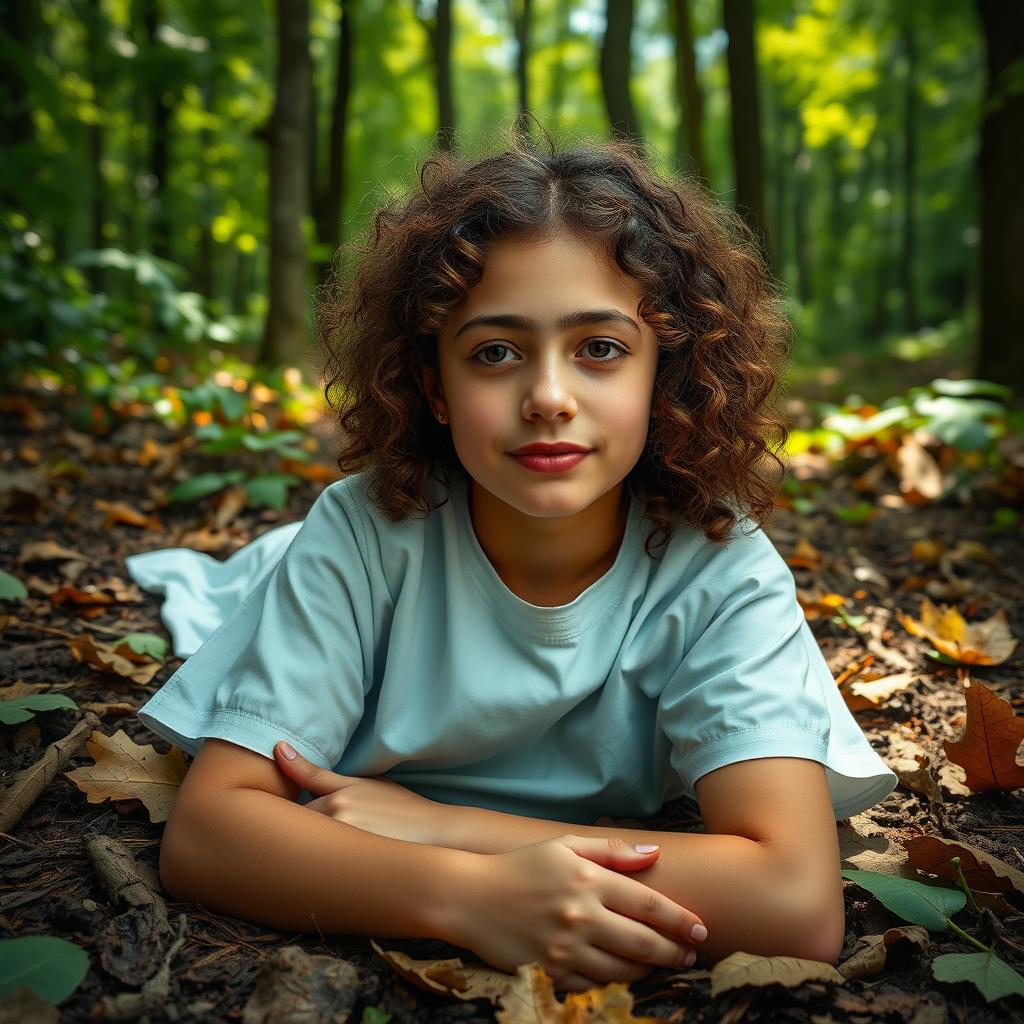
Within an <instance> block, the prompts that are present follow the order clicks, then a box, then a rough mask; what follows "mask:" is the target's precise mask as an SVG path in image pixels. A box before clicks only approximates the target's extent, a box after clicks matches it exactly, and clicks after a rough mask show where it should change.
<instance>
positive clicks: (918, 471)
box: [895, 434, 942, 505]
mask: <svg viewBox="0 0 1024 1024" xmlns="http://www.w3.org/2000/svg"><path fill="white" fill-rule="evenodd" d="M895 462H896V467H897V469H898V471H899V478H900V490H901V491H902V492H903V497H904V498H906V499H907V501H908V502H910V503H911V504H915V505H916V504H922V503H923V502H924V501H934V500H935V499H936V498H938V497H939V495H941V494H942V470H941V469H939V466H938V463H936V461H935V459H934V458H933V457H932V455H931V453H930V452H929V451H928V449H927V448H925V447H924V445H922V444H921V443H920V441H918V440H917V438H916V437H914V435H913V434H906V435H905V436H904V438H903V441H902V443H901V444H900V447H899V450H898V451H897V452H896V455H895ZM916 499H920V500H916Z"/></svg>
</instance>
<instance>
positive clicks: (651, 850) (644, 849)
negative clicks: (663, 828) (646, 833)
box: [633, 843, 658, 853]
mask: <svg viewBox="0 0 1024 1024" xmlns="http://www.w3.org/2000/svg"><path fill="white" fill-rule="evenodd" d="M657 848H658V847H657V846H651V845H650V844H649V843H644V844H643V845H642V846H636V845H634V846H633V849H634V850H636V852H637V853H654V851H655V850H656V849H657Z"/></svg>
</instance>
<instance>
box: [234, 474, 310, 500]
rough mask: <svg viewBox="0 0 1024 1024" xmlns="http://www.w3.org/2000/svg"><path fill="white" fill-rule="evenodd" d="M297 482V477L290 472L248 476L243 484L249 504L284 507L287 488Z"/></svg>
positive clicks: (286, 498)
mask: <svg viewBox="0 0 1024 1024" xmlns="http://www.w3.org/2000/svg"><path fill="white" fill-rule="evenodd" d="M298 482H299V478H298V477H297V476H293V475H292V474H291V473H268V474H267V475H265V476H254V477H250V478H249V479H248V480H246V482H245V484H244V485H243V486H244V487H245V489H246V491H247V492H248V494H249V503H250V504H252V505H265V506H267V507H268V508H284V503H285V502H286V501H287V500H288V488H289V487H290V486H291V485H292V484H297V483H298Z"/></svg>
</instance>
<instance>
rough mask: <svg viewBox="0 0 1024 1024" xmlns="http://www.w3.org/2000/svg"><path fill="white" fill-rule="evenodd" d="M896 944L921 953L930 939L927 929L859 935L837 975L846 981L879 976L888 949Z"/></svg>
mask: <svg viewBox="0 0 1024 1024" xmlns="http://www.w3.org/2000/svg"><path fill="white" fill-rule="evenodd" d="M897 942H907V943H910V944H912V945H914V946H917V947H918V949H920V950H922V951H923V950H926V949H927V948H928V946H929V944H930V943H931V939H930V938H929V937H928V929H927V928H922V927H921V926H920V925H919V924H905V925H900V926H899V927H897V928H887V929H886V930H885V932H883V933H882V934H881V935H861V936H859V937H858V939H857V945H856V946H855V947H854V949H853V952H852V953H851V954H850V955H849V956H848V957H847V958H846V959H845V960H844V961H843V962H842V963H841V964H840V965H839V973H840V974H841V975H842V976H843V977H844V978H846V979H847V980H848V981H849V980H850V979H852V978H866V977H870V976H871V975H874V974H880V973H881V972H882V970H883V968H884V967H885V959H886V954H887V953H888V950H889V947H890V946H892V945H894V944H895V943H897Z"/></svg>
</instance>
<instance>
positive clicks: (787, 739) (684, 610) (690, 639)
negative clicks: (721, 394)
mask: <svg viewBox="0 0 1024 1024" xmlns="http://www.w3.org/2000/svg"><path fill="white" fill-rule="evenodd" d="M368 481H369V476H368V474H367V473H365V472H364V473H357V474H354V475H351V476H348V477H346V478H344V479H342V480H339V481H337V482H336V483H333V484H330V485H329V486H328V487H326V488H325V489H324V490H323V492H322V493H321V494H320V496H319V497H318V498H317V499H316V501H315V502H314V504H313V506H312V508H311V509H310V511H309V514H308V515H307V517H306V518H305V520H303V521H302V522H300V523H291V524H288V525H286V526H281V527H278V528H276V529H274V530H271V531H269V532H268V533H266V534H264V535H263V536H261V537H259V538H258V539H256V540H254V541H252V542H251V543H249V544H248V545H246V546H245V547H244V548H241V549H239V550H238V551H236V552H235V553H234V554H233V555H232V556H231V557H230V558H228V559H227V560H226V561H224V562H218V561H217V560H216V559H213V558H211V557H210V556H209V555H204V554H202V553H199V552H192V551H188V550H187V549H181V548H172V549H165V550H161V551H153V552H147V553H145V554H141V555H134V556H131V557H130V558H129V559H128V560H127V565H128V568H129V572H130V573H131V574H132V576H133V578H135V579H136V581H137V582H139V584H140V585H141V586H143V587H144V588H145V589H147V590H151V591H153V592H156V593H164V594H165V595H166V599H165V601H164V605H163V608H162V610H161V614H162V616H163V618H164V620H165V621H166V622H167V623H168V625H169V626H170V628H171V632H172V638H173V641H174V647H175V653H176V654H178V655H179V656H186V657H187V661H185V663H184V664H183V665H182V666H181V667H180V668H179V669H178V670H177V672H175V673H174V675H172V676H171V677H170V678H169V679H168V680H167V682H166V683H165V684H164V685H163V686H162V687H161V688H160V689H159V690H158V691H157V693H156V694H155V695H154V696H153V697H152V698H151V699H150V700H149V701H148V702H147V703H146V704H145V705H143V707H142V708H141V709H140V710H139V712H138V714H139V717H140V719H141V720H142V721H143V722H144V723H145V724H146V726H148V727H149V728H150V729H151V730H152V731H153V732H155V733H156V734H157V735H159V736H162V737H164V738H165V739H167V740H170V741H171V742H173V743H175V744H177V745H178V746H179V747H181V748H182V749H184V750H185V751H187V752H188V753H189V754H195V753H196V752H197V751H198V749H199V747H200V746H201V744H202V742H203V739H204V738H205V737H207V736H216V737H219V738H221V739H224V740H229V741H231V742H232V743H237V744H239V745H240V746H243V747H247V748H248V749H250V750H254V751H256V752H257V753H260V754H263V755H264V756H266V757H268V758H271V759H272V758H273V748H274V745H275V744H276V743H277V742H278V741H279V740H281V739H286V740H288V741H289V742H290V743H291V744H292V745H293V746H294V747H295V748H296V749H297V750H299V752H300V753H302V754H303V755H304V756H305V757H306V758H308V759H309V760H310V761H313V762H315V763H316V764H318V765H321V766H322V767H325V768H331V769H333V770H335V771H337V772H340V773H341V774H344V775H358V776H364V777H368V776H374V775H383V776H385V777H387V778H389V779H391V780H393V781H395V782H397V783H399V784H400V785H402V786H405V787H406V788H408V789H410V790H412V791H414V792H416V793H418V794H420V795H422V796H425V797H427V798H429V799H431V800H438V801H441V802H444V803H449V804H469V805H474V806H478V807H485V808H490V809H494V810H499V811H506V812H509V813H513V814H521V815H529V816H532V817H539V818H548V819H552V820H558V821H567V822H573V823H577V824H580V823H584V824H585V823H590V822H592V821H593V820H594V819H595V818H598V817H600V816H602V815H611V816H612V817H647V816H649V815H653V814H655V813H656V812H657V811H658V810H659V808H660V807H661V806H662V804H663V803H664V802H665V801H666V800H671V799H674V798H675V797H677V796H679V795H681V794H684V793H686V794H688V795H689V796H691V797H695V792H694V783H695V782H696V781H697V779H699V778H700V777H701V776H702V775H704V774H705V773H707V772H710V771H712V770H714V769H715V768H719V767H721V766H722V765H726V764H730V763H732V762H735V761H744V760H748V759H750V758H763V757H801V758H809V759H811V760H814V761H818V762H819V763H821V764H823V765H824V766H825V768H826V775H827V778H828V786H829V791H830V794H831V798H832V805H833V809H834V812H835V816H836V818H837V819H839V818H847V817H850V816H852V815H853V814H855V813H857V812H859V811H862V810H864V809H866V808H868V807H870V806H872V805H873V804H875V803H877V802H878V801H880V800H881V799H882V798H883V797H885V796H886V795H887V794H888V793H889V792H891V791H892V790H893V789H894V788H895V786H896V784H897V781H898V780H897V777H896V775H895V774H894V773H893V772H892V771H891V770H890V769H889V768H888V767H887V766H886V764H885V762H883V761H882V760H881V758H880V757H879V756H878V754H876V753H875V751H874V750H873V749H872V748H871V745H870V744H869V743H868V741H867V738H866V737H865V735H864V733H863V732H862V731H861V729H860V726H859V725H858V724H857V722H856V720H855V719H854V717H853V715H852V714H851V712H850V711H849V709H848V708H847V706H846V704H845V702H844V701H843V699H842V696H841V695H840V693H839V691H838V688H837V687H836V684H835V681H834V679H833V677H832V674H831V672H830V671H829V669H828V666H827V664H826V662H825V659H824V657H823V656H822V653H821V650H820V648H819V647H818V644H817V642H816V640H815V638H814V635H813V634H812V633H811V631H810V628H809V626H808V624H807V621H806V619H805V617H804V613H803V610H802V609H801V607H800V605H799V603H798V602H797V599H796V590H795V585H794V580H793V575H792V573H791V572H790V569H789V567H788V566H787V565H786V562H785V561H784V560H783V558H782V556H781V555H780V554H779V553H778V551H777V550H776V549H775V547H774V546H773V545H772V543H771V541H770V540H769V539H768V537H767V536H766V535H765V534H764V533H763V531H761V530H760V529H757V530H755V531H754V532H753V533H752V534H750V535H749V536H746V535H744V534H743V533H742V532H740V527H741V526H745V528H747V529H748V530H749V529H750V526H751V524H750V521H749V520H744V521H741V523H740V524H738V525H737V527H736V529H735V530H734V531H733V534H734V535H733V537H732V539H730V541H729V542H728V544H727V545H725V546H719V545H715V544H713V543H711V542H710V541H708V540H707V539H706V538H705V537H704V536H703V535H702V534H701V533H700V532H699V531H696V530H693V529H691V528H689V527H686V526H683V525H681V524H678V523H677V527H676V531H675V533H674V535H673V537H672V539H671V540H670V541H669V542H668V544H667V545H665V546H662V547H661V548H658V549H655V557H654V558H651V557H650V556H649V555H648V554H647V553H646V552H645V551H644V538H645V536H646V535H647V534H649V533H650V532H651V530H652V529H653V524H652V523H650V522H649V521H647V520H646V519H644V518H643V515H642V513H643V504H642V502H640V501H639V500H638V499H637V498H635V497H631V499H630V511H629V519H628V523H627V526H626V531H625V535H624V538H623V541H622V545H621V547H620V549H619V552H618V556H617V558H616V560H615V563H614V565H613V566H612V567H611V569H609V570H608V571H607V572H606V573H605V574H604V575H603V576H602V577H601V578H600V579H598V580H597V581H596V582H594V583H593V584H591V586H589V587H588V588H587V589H586V590H584V591H583V593H581V594H580V595H579V596H578V597H577V598H576V599H575V600H574V601H572V602H571V603H569V604H565V605H560V606H557V607H541V606H538V605H533V604H530V603H528V602H527V601H524V600H522V599H521V598H519V597H518V596H516V595H515V594H514V593H512V591H511V590H509V589H508V587H506V586H505V584H504V582H503V581H502V579H501V577H500V576H499V575H498V574H497V572H496V571H495V569H494V567H493V566H492V565H491V563H490V561H489V560H488V558H487V556H486V554H485V553H484V551H483V549H482V548H481V546H480V543H479V541H478V539H477V537H476V533H475V531H474V529H473V525H472V520H471V518H470V514H469V507H468V485H467V483H466V482H465V481H463V480H461V479H456V480H454V481H453V489H452V500H451V501H449V502H448V503H447V504H445V505H444V506H442V507H441V508H439V509H436V510H435V511H433V512H431V513H430V514H429V515H428V516H426V517H422V516H421V515H417V516H414V517H413V518H409V519H407V520H405V521H404V522H400V523H391V522H390V521H389V520H388V518H387V516H386V515H385V514H384V513H383V512H381V511H380V510H379V509H378V508H377V507H376V506H375V505H374V504H373V503H372V502H371V500H370V499H369V497H368V494H367V484H368ZM431 487H432V493H433V494H434V495H435V497H436V498H437V499H438V500H440V499H441V498H443V496H444V493H445V492H444V489H443V485H441V484H440V483H439V482H438V481H437V480H432V481H431ZM225 616H226V617H225ZM214 627H216V628H214ZM193 651H194V653H193ZM189 655H191V656H189ZM303 797H304V799H303ZM303 797H300V800H303V802H308V800H309V799H312V797H310V796H306V795H305V794H304V795H303Z"/></svg>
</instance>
